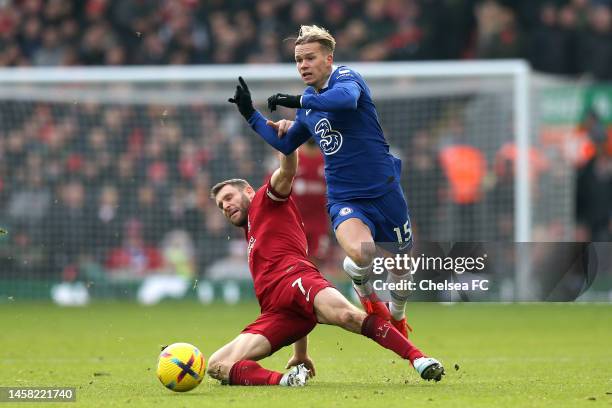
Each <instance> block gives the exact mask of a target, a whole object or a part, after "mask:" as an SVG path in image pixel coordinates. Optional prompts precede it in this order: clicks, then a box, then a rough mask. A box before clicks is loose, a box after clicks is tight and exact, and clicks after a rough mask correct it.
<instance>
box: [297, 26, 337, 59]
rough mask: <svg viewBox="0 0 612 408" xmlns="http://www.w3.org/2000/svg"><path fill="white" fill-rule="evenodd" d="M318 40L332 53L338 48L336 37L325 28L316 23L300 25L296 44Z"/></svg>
mask: <svg viewBox="0 0 612 408" xmlns="http://www.w3.org/2000/svg"><path fill="white" fill-rule="evenodd" d="M313 42H318V43H319V44H321V46H323V48H325V49H326V50H328V51H329V52H330V53H332V54H333V53H334V50H335V49H336V40H335V39H334V37H333V36H332V35H331V34H330V33H329V31H327V30H326V29H324V28H323V27H319V26H316V25H303V26H301V27H300V31H299V33H298V37H297V38H296V39H295V45H301V44H308V43H313Z"/></svg>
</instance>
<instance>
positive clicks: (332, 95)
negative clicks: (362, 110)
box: [302, 81, 361, 112]
mask: <svg viewBox="0 0 612 408" xmlns="http://www.w3.org/2000/svg"><path fill="white" fill-rule="evenodd" d="M360 96H361V88H360V87H359V85H358V84H357V83H356V82H355V81H343V82H337V83H336V84H334V86H333V87H332V88H331V89H329V90H328V91H326V92H323V93H322V94H308V95H302V108H305V109H314V110H319V111H326V112H333V111H342V110H355V109H357V102H358V101H359V97H360Z"/></svg>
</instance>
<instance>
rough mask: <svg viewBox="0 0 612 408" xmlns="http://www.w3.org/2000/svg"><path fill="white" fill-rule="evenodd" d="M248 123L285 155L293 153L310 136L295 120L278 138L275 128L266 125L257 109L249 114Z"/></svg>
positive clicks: (264, 119)
mask: <svg viewBox="0 0 612 408" xmlns="http://www.w3.org/2000/svg"><path fill="white" fill-rule="evenodd" d="M249 125H251V128H253V130H254V131H255V132H257V133H258V134H259V136H261V137H262V138H263V139H264V140H265V141H266V142H267V143H268V144H269V145H270V146H272V147H273V148H275V149H276V150H278V151H279V152H281V153H283V154H285V155H287V154H291V153H293V152H294V151H295V149H297V148H298V147H300V146H301V145H302V144H303V143H304V142H305V141H306V140H308V139H309V138H310V133H308V131H307V130H306V129H305V128H304V126H303V125H302V124H301V123H300V122H299V121H297V120H296V121H295V122H294V123H293V126H291V127H290V128H289V131H288V132H287V134H286V135H285V136H283V137H281V138H279V137H278V135H277V133H276V130H274V129H273V128H272V127H271V126H268V125H266V118H265V117H264V116H263V115H262V114H261V113H259V111H255V113H253V115H251V117H250V118H249Z"/></svg>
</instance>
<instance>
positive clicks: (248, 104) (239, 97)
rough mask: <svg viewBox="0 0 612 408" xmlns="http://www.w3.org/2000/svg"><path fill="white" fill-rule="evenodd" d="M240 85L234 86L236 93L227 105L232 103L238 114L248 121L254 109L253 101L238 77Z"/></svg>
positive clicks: (249, 92)
mask: <svg viewBox="0 0 612 408" xmlns="http://www.w3.org/2000/svg"><path fill="white" fill-rule="evenodd" d="M238 82H240V85H236V92H235V93H234V97H233V98H229V99H228V100H227V101H228V102H229V103H234V104H236V106H237V107H238V111H240V114H241V115H242V116H244V118H245V119H246V120H249V118H250V117H251V115H253V112H255V108H253V100H252V99H251V91H249V87H248V86H247V84H246V82H245V81H244V79H242V77H238Z"/></svg>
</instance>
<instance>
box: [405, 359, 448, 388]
mask: <svg viewBox="0 0 612 408" xmlns="http://www.w3.org/2000/svg"><path fill="white" fill-rule="evenodd" d="M412 364H413V365H414V369H415V370H416V371H417V373H419V375H420V376H421V378H422V379H424V380H427V381H429V380H435V381H436V382H437V381H440V380H441V379H442V376H443V375H444V367H443V366H442V363H440V362H439V361H438V360H436V359H435V358H431V357H420V358H417V359H416V360H414V361H413V363H412Z"/></svg>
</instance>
